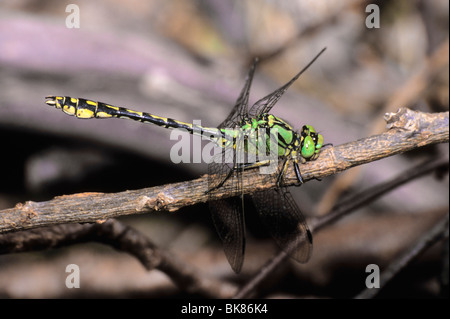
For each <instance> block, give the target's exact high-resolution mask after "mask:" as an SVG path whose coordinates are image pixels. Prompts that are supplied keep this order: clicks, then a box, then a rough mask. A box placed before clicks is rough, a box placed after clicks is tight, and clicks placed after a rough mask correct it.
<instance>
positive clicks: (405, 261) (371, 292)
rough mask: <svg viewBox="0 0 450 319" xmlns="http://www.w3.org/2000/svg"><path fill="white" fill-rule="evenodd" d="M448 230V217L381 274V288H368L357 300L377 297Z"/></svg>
mask: <svg viewBox="0 0 450 319" xmlns="http://www.w3.org/2000/svg"><path fill="white" fill-rule="evenodd" d="M447 229H448V215H447V217H446V218H445V219H444V220H442V221H441V222H439V223H438V224H437V225H435V226H434V227H433V228H432V229H431V230H430V231H429V232H427V233H426V234H424V235H423V236H422V237H421V238H420V239H419V240H418V242H417V244H415V245H414V246H413V247H412V248H411V249H409V250H408V251H406V252H405V253H404V254H402V255H401V256H399V257H398V258H397V259H395V260H394V261H393V262H392V263H391V264H390V265H389V267H388V268H386V269H385V270H383V271H382V272H381V276H380V288H366V289H365V290H363V291H362V292H361V293H360V294H358V295H357V296H356V297H355V298H356V299H368V298H373V297H375V296H376V295H377V294H378V293H379V292H380V290H381V289H383V287H385V286H386V284H387V283H388V282H389V281H390V280H391V279H392V278H394V276H395V275H396V274H397V273H399V272H400V271H401V270H402V269H404V268H405V267H406V266H408V265H409V264H410V263H411V262H412V261H413V260H414V259H415V258H417V257H418V256H419V255H420V254H422V253H423V252H424V251H425V250H426V249H427V248H429V247H431V246H432V245H433V244H434V243H436V242H437V241H438V240H439V239H441V238H442V237H443V236H445V232H446V231H447Z"/></svg>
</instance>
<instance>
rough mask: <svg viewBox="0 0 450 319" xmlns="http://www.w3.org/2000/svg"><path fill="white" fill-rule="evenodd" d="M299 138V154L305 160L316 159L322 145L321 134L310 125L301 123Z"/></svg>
mask: <svg viewBox="0 0 450 319" xmlns="http://www.w3.org/2000/svg"><path fill="white" fill-rule="evenodd" d="M300 138H301V142H300V154H301V156H302V157H303V158H304V159H305V160H307V161H311V160H315V159H317V157H319V152H320V149H321V148H322V146H323V136H322V135H321V134H319V133H316V130H315V129H314V127H312V126H311V125H303V127H302V130H301V132H300Z"/></svg>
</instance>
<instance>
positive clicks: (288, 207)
mask: <svg viewBox="0 0 450 319" xmlns="http://www.w3.org/2000/svg"><path fill="white" fill-rule="evenodd" d="M252 198H253V202H254V204H255V206H256V208H257V209H258V212H259V216H260V219H261V221H262V222H263V224H264V225H265V227H266V228H267V231H268V232H269V233H270V235H271V236H272V237H273V239H274V240H275V242H276V243H277V245H278V246H279V247H280V248H281V249H282V250H284V251H285V252H286V253H287V254H288V255H289V256H291V257H292V258H294V259H295V260H297V261H298V262H300V263H305V262H307V261H308V260H309V258H310V257H311V254H312V235H311V232H310V230H309V228H308V225H307V224H306V221H305V218H304V217H303V215H302V213H301V211H300V209H299V208H298V206H297V204H296V203H295V201H294V198H293V197H292V195H291V193H290V192H289V191H288V189H287V188H285V187H281V188H275V189H269V190H265V191H261V192H257V193H254V194H252Z"/></svg>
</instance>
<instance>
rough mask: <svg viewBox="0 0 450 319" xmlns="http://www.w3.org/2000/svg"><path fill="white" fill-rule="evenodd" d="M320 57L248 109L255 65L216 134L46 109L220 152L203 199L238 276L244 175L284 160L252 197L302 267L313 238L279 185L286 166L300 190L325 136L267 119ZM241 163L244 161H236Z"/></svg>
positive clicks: (86, 104)
mask: <svg viewBox="0 0 450 319" xmlns="http://www.w3.org/2000/svg"><path fill="white" fill-rule="evenodd" d="M324 50H325V49H323V50H322V51H320V53H319V54H317V55H316V56H315V57H314V59H313V60H312V61H311V62H310V63H308V65H307V66H306V67H304V68H303V69H302V70H301V71H300V72H299V73H297V74H296V75H295V76H294V77H293V78H292V79H291V80H290V81H289V82H287V83H286V84H285V85H283V86H282V87H280V88H279V89H277V90H275V91H274V92H273V93H271V94H269V95H267V96H266V97H264V98H262V99H260V100H259V101H257V102H256V103H255V104H253V106H252V107H251V108H250V109H249V108H248V99H249V91H250V87H251V83H252V79H253V75H254V72H255V68H256V64H257V60H255V62H254V63H253V65H252V67H251V68H250V71H249V73H248V75H247V78H246V81H245V85H244V88H243V89H242V91H241V93H240V95H239V97H238V99H237V101H236V103H235V106H234V108H233V110H232V111H231V113H230V114H229V116H228V117H227V118H226V119H225V120H224V121H223V122H222V123H221V124H220V125H219V127H217V128H216V127H205V126H200V125H196V124H191V123H186V122H181V121H177V120H174V119H171V118H167V117H161V116H156V115H153V114H149V113H146V112H139V111H134V110H131V109H128V108H124V107H119V106H114V105H111V104H107V103H103V102H97V101H92V100H88V99H83V98H72V97H69V96H47V97H46V99H47V100H46V103H47V104H48V105H51V106H54V107H56V108H58V109H62V111H63V112H64V113H66V114H68V115H73V116H76V117H77V118H81V119H89V118H127V119H132V120H135V121H140V122H143V123H151V124H155V125H158V126H162V127H165V128H171V129H184V130H186V131H187V132H189V133H191V134H195V135H201V136H203V137H207V138H208V139H209V140H211V141H213V142H214V143H215V144H216V145H217V146H218V147H220V148H221V149H222V152H221V153H220V154H218V155H216V156H215V157H214V158H213V159H212V161H211V162H210V164H209V165H208V190H207V191H206V192H207V193H208V194H209V196H210V201H209V205H210V209H211V213H212V214H211V215H212V219H213V223H214V225H215V228H216V230H217V232H218V234H219V237H220V238H221V240H222V242H223V248H224V252H225V255H226V257H227V259H228V261H229V263H230V265H231V268H232V269H233V271H235V272H236V273H239V272H240V271H241V268H242V265H243V261H244V253H245V223H244V194H243V178H242V173H243V172H244V171H245V170H251V171H253V172H255V174H256V172H257V171H258V170H257V169H256V168H261V167H264V166H268V165H270V164H272V162H277V161H278V160H279V159H281V160H282V161H283V165H282V166H281V169H280V170H279V171H277V172H274V173H272V174H266V177H267V179H268V181H269V182H273V183H276V186H277V187H276V188H273V189H269V190H265V191H259V192H255V193H252V194H251V197H252V199H253V203H254V204H255V206H256V208H257V210H258V212H259V217H260V219H261V220H262V222H263V224H264V225H265V226H266V228H267V230H268V231H269V233H270V234H271V236H272V237H273V238H274V240H275V242H276V243H277V244H278V246H280V248H281V249H283V250H284V251H286V252H287V253H288V254H289V256H291V257H292V258H294V259H295V260H297V261H299V262H301V263H304V262H307V261H308V259H309V258H310V256H311V253H312V234H311V232H310V230H309V228H308V225H307V224H306V221H305V218H304V217H303V215H302V213H301V212H300V209H299V208H298V206H297V204H296V203H295V201H294V199H293V198H292V195H291V193H290V192H289V191H288V189H287V187H286V186H284V184H283V178H284V176H285V174H286V171H287V169H288V165H289V163H293V166H294V170H295V173H296V176H297V179H298V185H301V184H302V183H303V179H302V177H301V174H300V168H299V163H304V162H306V161H310V160H315V159H317V158H318V156H319V151H320V149H321V148H322V146H323V137H322V135H321V134H319V133H317V132H316V131H315V129H314V128H313V127H312V126H310V125H304V126H303V127H302V129H301V131H300V132H298V131H295V130H294V129H293V128H292V126H290V125H289V124H288V123H287V122H286V121H284V120H282V119H280V118H278V117H276V116H274V115H272V114H269V112H270V110H271V109H272V107H273V106H274V105H275V104H276V103H277V102H278V100H279V99H280V98H281V96H282V95H283V94H284V93H285V92H286V90H287V89H288V88H289V86H291V84H292V83H293V82H295V81H296V80H297V79H298V78H299V76H300V75H301V74H302V73H303V72H305V71H306V69H308V68H309V66H311V64H312V63H313V62H314V61H315V60H316V59H317V58H318V57H319V56H320V55H321V54H322V53H323V51H324ZM261 132H265V133H262V134H261ZM255 137H256V138H255ZM274 143H276V144H274ZM271 146H272V147H271ZM251 153H255V154H256V156H255V158H252V161H248V159H249V158H250V157H251V156H250V155H251ZM263 153H265V154H263ZM263 155H266V156H265V157H264V160H259V158H260V157H261V158H263ZM267 155H270V156H269V157H267ZM240 156H241V157H243V158H239V157H240ZM267 158H269V160H268V159H267ZM225 186H226V189H227V190H230V194H229V195H231V196H232V197H230V198H226V199H220V200H213V197H214V194H215V193H217V192H219V191H220V188H221V187H225Z"/></svg>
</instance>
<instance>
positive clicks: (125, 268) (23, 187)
mask: <svg viewBox="0 0 450 319" xmlns="http://www.w3.org/2000/svg"><path fill="white" fill-rule="evenodd" d="M71 3H74V4H76V5H78V7H79V10H80V27H79V28H68V27H67V26H66V18H67V17H68V16H69V15H70V12H66V7H67V6H68V5H69V4H71ZM370 3H373V4H376V5H377V6H378V8H379V10H380V19H379V28H368V26H367V17H368V16H369V15H370V14H371V12H366V7H367V5H368V4H369V2H368V1H358V0H345V1H329V0H320V1H312V0H311V1H306V0H291V1H280V0H254V1H219V0H149V1H137V0H133V1H117V0H98V1H95V2H93V1H87V0H84V1H83V0H80V1H72V2H71V1H56V0H45V1H43V0H39V1H38V0H20V1H17V0H16V1H13V0H3V1H1V2H0V139H1V142H2V143H1V154H2V156H1V159H2V168H3V169H2V170H1V171H2V172H1V175H0V176H1V178H0V209H6V208H10V207H14V205H16V204H17V203H19V202H25V201H28V200H32V201H45V200H50V199H51V198H53V197H54V196H57V195H63V194H73V193H77V192H120V191H124V190H128V189H139V188H143V187H150V186H156V185H163V184H167V183H172V182H179V181H185V180H190V179H194V178H197V177H199V176H201V175H203V174H205V173H206V172H207V165H206V164H203V163H201V164H198V163H184V164H174V163H172V161H171V160H170V149H171V147H172V146H173V145H174V143H176V141H173V140H170V131H169V130H165V129H163V128H160V127H156V126H152V125H144V124H141V123H138V122H133V121H125V120H119V119H111V120H95V119H92V120H78V119H75V118H74V117H69V116H67V115H64V114H63V113H62V112H61V111H58V110H55V109H54V108H51V107H49V106H47V105H46V104H45V103H44V97H45V96H47V95H59V96H65V95H68V96H73V97H83V98H88V99H92V100H98V101H102V102H107V103H110V104H113V105H117V106H124V107H127V108H132V109H135V110H140V111H145V112H149V113H152V114H156V115H160V116H164V117H171V118H174V119H177V120H181V121H184V122H192V121H193V120H201V122H202V124H203V125H206V126H217V125H218V124H219V123H221V122H222V121H223V120H224V119H225V118H226V116H227V115H228V113H229V112H230V111H231V109H232V106H233V105H234V102H235V100H236V98H237V97H238V95H239V92H240V90H241V88H242V86H243V85H244V80H245V75H246V73H247V71H248V68H249V66H250V63H251V61H252V60H253V59H254V58H255V57H259V58H260V63H259V65H258V68H257V71H256V74H255V78H254V80H253V86H252V90H251V92H250V103H251V102H255V101H257V100H258V99H260V98H261V97H263V96H265V95H267V94H269V93H271V92H272V91H274V90H275V89H276V88H278V87H280V86H281V85H283V84H284V83H285V82H287V81H288V80H290V79H291V78H292V76H293V75H295V74H296V73H297V72H298V71H299V70H300V69H301V68H303V67H304V66H305V65H306V64H307V63H308V62H309V61H310V60H311V59H312V58H313V57H314V56H315V55H316V54H317V53H318V52H319V51H320V50H321V49H322V48H324V47H327V50H326V51H325V53H324V54H323V55H322V56H321V57H320V58H319V59H318V60H317V61H316V62H315V64H314V65H313V66H312V67H310V69H308V71H307V72H306V73H304V74H303V75H302V76H301V77H300V79H299V80H298V81H297V82H295V83H294V84H293V85H292V87H291V88H290V89H289V91H288V92H287V93H286V94H285V95H284V96H283V98H282V99H281V100H280V101H279V102H278V104H277V105H276V106H275V107H274V108H273V109H272V113H273V114H275V115H277V116H279V117H281V118H284V119H287V120H288V121H289V122H290V123H291V124H292V125H293V126H294V127H296V128H301V126H302V125H303V124H311V125H313V126H314V127H315V128H316V130H318V131H320V132H321V134H322V135H323V136H324V138H325V143H332V144H334V145H340V144H343V143H346V142H350V141H354V140H357V139H360V138H363V137H367V136H370V135H374V134H378V133H381V132H383V131H384V130H385V122H384V120H383V115H384V113H386V112H395V111H397V109H398V108H399V107H409V108H412V109H415V110H420V111H424V112H444V111H448V105H449V64H448V55H449V54H448V46H449V45H448V27H449V20H448V13H449V2H448V1H445V0H430V1H425V0H415V1H403V0H395V1H371V2H370ZM448 152H449V151H448V144H445V145H435V146H432V147H427V148H422V149H419V150H417V151H414V152H409V153H407V154H403V155H397V156H394V157H391V158H386V159H383V160H381V161H377V162H373V163H369V164H366V165H364V166H362V167H358V168H354V169H352V170H349V171H348V172H345V173H341V174H338V175H336V176H331V177H328V178H326V179H323V180H322V181H320V182H319V181H311V182H308V183H306V184H305V185H303V186H302V187H300V188H291V192H292V193H293V194H294V196H295V198H296V201H297V203H298V205H299V206H300V208H301V209H302V211H303V212H304V214H305V215H306V216H309V217H311V216H317V215H321V214H324V213H326V212H327V211H328V210H329V209H330V208H331V207H332V206H333V205H334V204H336V202H338V201H339V200H340V199H342V198H344V197H345V196H346V195H348V194H352V193H354V192H355V191H358V190H363V189H366V188H368V187H370V186H373V185H376V184H377V183H380V182H382V181H386V180H388V179H391V178H394V177H395V176H397V175H398V174H401V172H402V171H403V170H405V169H406V168H410V167H412V166H414V165H415V164H417V163H420V162H423V161H424V160H426V159H430V158H433V157H443V156H448ZM448 186H449V183H448V175H445V176H444V177H443V178H441V179H436V177H435V176H432V175H429V176H427V177H423V178H420V179H418V180H415V181H413V182H411V183H408V184H407V185H404V186H402V187H400V188H397V189H395V190H394V191H392V192H391V193H389V194H388V195H387V196H384V197H382V198H381V199H379V200H377V201H375V202H374V203H372V204H371V205H368V206H366V207H364V208H363V209H359V210H358V212H356V213H355V214H353V215H351V216H349V217H346V218H344V219H343V220H341V221H340V222H339V223H338V224H336V225H333V227H332V228H329V229H324V230H323V231H321V232H320V233H318V234H317V235H316V236H315V246H314V254H313V257H312V259H311V261H310V263H308V264H305V265H298V264H294V263H293V265H292V269H291V271H290V272H289V274H288V275H287V276H284V277H282V278H280V279H279V282H278V283H276V284H275V285H274V287H273V288H272V290H271V291H270V292H269V293H268V294H267V296H268V297H274V296H277V297H280V296H281V297H291V296H293V297H298V296H309V297H311V296H312V297H351V296H353V295H355V294H356V293H358V292H359V291H360V290H362V289H364V288H365V285H364V280H365V276H366V275H367V274H366V273H365V272H364V270H365V266H366V265H367V264H368V263H376V264H379V265H380V267H381V268H383V266H385V265H387V264H388V263H389V260H391V259H392V258H393V256H396V255H397V254H398V253H400V252H402V251H404V250H405V249H407V247H409V246H410V245H411V243H413V242H414V241H415V240H416V239H417V238H418V236H419V235H420V234H421V233H423V232H426V231H427V229H429V228H430V227H431V226H432V225H433V224H434V223H435V222H436V221H437V220H439V219H441V218H442V216H445V214H448V205H449V197H448V191H449V189H448V188H449V187H448ZM249 215H250V216H247V218H248V219H249V221H247V225H248V234H247V237H248V240H247V242H248V248H247V253H246V260H245V263H244V269H243V273H242V274H241V275H240V276H234V275H233V273H232V270H231V268H230V267H229V265H228V263H227V261H226V259H225V256H224V254H223V252H222V250H221V244H220V242H219V238H218V236H217V234H216V233H215V231H214V228H213V225H212V222H211V219H210V216H209V211H208V207H207V204H203V205H195V206H192V207H186V208H185V209H182V210H180V211H178V212H177V213H176V214H167V213H164V212H159V213H155V214H151V216H150V215H148V216H147V215H146V216H138V217H127V218H121V219H120V220H121V221H123V222H125V223H127V224H129V225H132V226H133V227H135V228H137V229H139V230H141V231H142V232H144V233H145V234H146V235H148V237H149V238H151V240H152V241H154V242H156V243H157V244H158V245H160V247H162V248H166V249H169V250H170V251H172V252H174V253H175V254H178V255H179V256H180V257H182V258H183V259H184V260H186V261H187V262H189V263H192V264H194V265H195V266H197V267H198V268H199V269H201V271H204V272H205V274H208V275H213V276H217V277H220V278H231V279H233V280H237V281H241V282H242V281H245V278H248V276H249V275H250V274H252V273H254V272H255V271H256V270H257V269H258V268H259V267H260V266H261V265H262V264H263V263H264V262H265V261H267V259H269V258H270V257H271V256H272V254H273V253H274V252H275V251H276V248H275V246H274V245H273V242H272V240H271V239H270V238H268V237H267V235H266V234H265V232H264V231H261V230H260V228H259V227H258V224H257V223H258V221H257V219H256V218H254V217H253V216H252V214H249ZM438 246H439V245H436V247H433V249H431V250H430V251H428V252H427V254H426V255H424V256H423V257H422V258H421V259H420V261H418V262H416V263H414V264H413V265H412V266H411V267H408V269H407V271H405V272H404V273H403V274H402V276H400V278H397V279H396V280H395V281H394V282H393V283H392V284H391V285H390V286H389V287H388V288H389V289H388V288H387V289H386V291H384V292H383V293H384V295H383V296H384V297H436V296H438V295H439V282H438V277H439V271H440V264H441V259H440V248H439V247H438ZM369 257H370V258H369ZM70 263H76V264H78V265H80V268H81V271H82V274H83V276H82V278H83V279H82V288H81V289H80V290H78V291H77V292H73V291H69V290H68V289H67V288H65V286H64V284H63V283H64V280H65V276H66V273H65V272H64V270H65V265H67V264H70ZM418 274H420V275H418ZM0 296H1V297H8V298H55V297H72V296H96V297H110V296H114V297H133V296H146V297H171V296H183V292H182V291H179V290H178V289H177V287H176V286H174V285H173V283H172V282H171V281H170V279H169V278H168V277H167V276H166V275H165V274H163V273H161V272H159V271H157V270H155V271H150V272H147V271H146V270H145V269H144V268H143V267H142V265H140V264H139V262H138V261H137V260H135V259H134V258H133V257H131V256H129V255H127V254H124V253H118V252H115V251H113V250H112V249H110V248H108V247H105V246H101V245H99V244H92V245H88V244H84V245H74V246H70V247H67V248H64V249H57V250H52V251H46V252H35V253H21V254H10V255H2V256H0Z"/></svg>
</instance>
